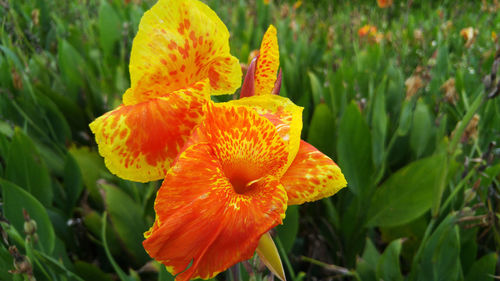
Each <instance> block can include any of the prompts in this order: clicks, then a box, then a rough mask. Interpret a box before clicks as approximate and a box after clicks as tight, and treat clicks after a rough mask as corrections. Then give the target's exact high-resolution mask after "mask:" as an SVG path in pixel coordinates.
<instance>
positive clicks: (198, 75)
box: [123, 0, 242, 105]
mask: <svg viewBox="0 0 500 281" xmlns="http://www.w3.org/2000/svg"><path fill="white" fill-rule="evenodd" d="M228 39H229V32H228V30H227V28H226V26H225V25H224V23H222V21H221V20H220V19H219V17H217V15H216V14H215V12H214V11H212V10H211V9H210V8H209V7H208V6H206V5H205V4H204V3H202V2H200V1H197V0H186V1H181V0H159V1H158V2H157V3H156V4H155V5H154V6H153V7H152V8H151V9H150V10H149V11H147V12H146V13H145V14H144V16H143V17H142V19H141V23H140V25H139V31H138V32H137V35H136V37H135V39H134V41H133V45H132V53H131V57H130V78H131V84H132V85H131V88H130V89H129V90H128V91H127V92H126V93H125V95H124V97H123V103H124V104H126V105H130V104H136V103H139V102H142V101H145V100H147V99H150V98H154V97H158V96H162V95H164V94H166V93H169V92H172V91H176V90H179V89H182V88H187V87H189V86H190V85H192V84H193V83H196V82H198V81H201V80H203V79H205V78H208V79H209V80H210V85H211V88H212V91H211V94H230V93H233V92H234V91H235V90H236V89H237V88H238V87H239V86H240V85H241V76H242V73H241V67H240V65H239V62H238V60H237V59H236V58H235V57H233V56H231V54H230V53H229V41H228Z"/></svg>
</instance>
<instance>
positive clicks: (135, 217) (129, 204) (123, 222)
mask: <svg viewBox="0 0 500 281" xmlns="http://www.w3.org/2000/svg"><path fill="white" fill-rule="evenodd" d="M102 188H103V190H104V191H105V196H104V198H105V203H106V209H107V211H108V213H109V217H110V219H111V222H112V224H113V228H114V229H115V230H116V232H117V234H118V236H119V238H120V240H121V241H122V242H123V245H124V248H125V250H126V251H127V252H128V253H129V254H130V255H131V256H132V258H133V261H134V262H135V263H137V264H144V262H146V261H147V260H149V256H148V255H147V254H146V251H145V250H144V248H143V247H142V241H143V240H144V236H143V233H144V232H145V231H146V230H147V229H148V227H147V225H146V224H145V222H144V218H143V216H142V214H143V212H142V208H141V206H140V205H139V204H137V203H136V202H134V201H133V200H132V198H130V196H128V195H127V194H126V193H125V192H123V191H122V190H120V189H119V188H117V187H115V186H113V185H109V184H103V185H102Z"/></svg>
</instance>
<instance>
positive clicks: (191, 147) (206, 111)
mask: <svg viewBox="0 0 500 281" xmlns="http://www.w3.org/2000/svg"><path fill="white" fill-rule="evenodd" d="M228 38H229V33H228V31H227V29H226V27H225V26H224V24H223V23H222V22H221V21H220V19H219V18H218V17H217V15H216V14H215V13H214V12H213V11H212V10H210V9H209V8H208V7H207V6H206V5H204V4H202V3H201V2H198V1H196V0H187V1H180V0H170V1H169V0H160V1H159V2H158V3H157V4H156V5H154V6H153V7H152V9H151V10H150V11H148V12H146V14H145V15H144V16H143V18H142V20H141V24H140V26H139V32H138V34H137V36H136V38H135V39H134V43H133V47H132V54H131V61H130V73H131V87H130V89H128V90H127V91H126V93H125V94H124V96H123V105H121V106H120V107H118V108H117V109H115V110H113V111H111V112H108V113H106V114H105V115H103V116H101V117H99V118H97V119H96V120H95V121H94V122H93V123H92V124H91V125H90V127H91V129H92V131H93V132H94V134H95V135H96V141H97V143H98V145H99V152H100V153H101V155H102V156H104V158H105V161H106V165H107V167H108V168H109V169H110V171H111V172H113V173H115V174H116V175H118V176H119V177H122V178H124V179H129V180H135V181H151V180H157V179H162V178H164V181H163V184H162V186H161V188H160V190H159V191H158V193H157V197H156V200H155V213H156V219H155V222H154V224H153V226H152V227H151V228H150V230H149V231H147V232H146V233H145V238H146V239H145V241H144V242H143V245H144V248H145V250H146V251H147V252H148V254H149V255H150V256H151V257H153V258H154V259H156V260H157V261H159V262H161V263H162V264H164V265H165V266H166V268H167V270H168V271H169V272H170V273H172V274H173V275H176V278H177V279H178V280H181V281H182V280H190V279H194V278H204V279H207V278H212V277H214V276H215V275H217V274H218V273H219V272H221V271H224V270H226V269H227V268H228V267H230V266H232V265H234V264H236V263H237V262H240V261H243V260H246V259H249V258H251V257H252V256H253V254H254V253H255V252H256V251H257V252H258V253H259V255H260V253H261V250H262V248H261V246H262V245H263V244H266V243H268V242H269V235H268V234H267V233H268V231H269V230H270V229H272V228H273V227H275V226H276V225H278V224H280V223H282V220H283V218H284V217H285V211H286V208H287V206H288V205H294V204H302V203H305V202H311V201H315V200H319V199H321V198H324V197H328V196H331V195H333V194H334V193H336V192H337V191H338V190H340V189H341V188H343V187H345V186H346V181H345V178H344V176H343V175H342V173H341V171H340V168H339V167H338V166H337V165H336V164H335V163H334V162H333V161H332V160H331V159H330V158H328V157H327V156H326V155H324V154H322V153H321V152H319V151H318V150H317V149H316V148H314V147H313V146H311V145H310V144H308V143H306V142H304V141H301V140H300V133H301V129H302V116H301V114H302V108H301V107H299V106H296V105H295V104H293V103H292V102H291V101H290V100H288V99H287V98H284V97H280V96H278V95H277V94H278V93H279V88H280V85H281V78H280V77H281V76H280V75H279V74H278V75H277V73H278V67H279V51H278V41H277V37H276V29H275V28H274V27H273V26H270V28H269V29H268V31H267V32H266V34H265V35H264V39H263V42H262V45H261V48H260V50H259V55H258V56H257V57H256V59H254V60H253V62H252V64H251V67H250V68H253V69H252V70H251V71H252V72H251V74H249V73H247V75H246V78H245V83H244V85H243V88H242V96H243V98H241V99H239V100H234V101H230V102H227V103H219V104H215V103H213V102H212V101H211V100H210V95H213V94H229V93H233V92H234V91H235V90H236V88H237V87H238V86H239V85H240V83H241V80H240V79H241V68H240V65H239V62H238V60H237V59H235V58H234V57H232V56H231V55H230V53H229V46H228ZM252 65H253V66H252ZM249 72H250V70H249ZM244 92H245V93H246V94H243V93H244ZM271 270H273V268H271ZM273 272H274V271H273ZM278 276H279V273H278ZM279 277H280V276H279Z"/></svg>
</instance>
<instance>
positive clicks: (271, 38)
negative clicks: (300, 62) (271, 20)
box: [255, 25, 280, 96]
mask: <svg viewBox="0 0 500 281" xmlns="http://www.w3.org/2000/svg"><path fill="white" fill-rule="evenodd" d="M279 64H280V53H279V48H278V37H277V36H276V28H275V27H274V26H273V25H271V26H269V28H268V29H267V31H266V33H265V34H264V38H262V43H261V45H260V51H259V58H258V59H257V67H256V68H255V95H256V96H258V95H266V94H271V92H272V91H273V88H274V83H275V82H276V75H277V73H278V67H279Z"/></svg>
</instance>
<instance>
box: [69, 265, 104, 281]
mask: <svg viewBox="0 0 500 281" xmlns="http://www.w3.org/2000/svg"><path fill="white" fill-rule="evenodd" d="M75 272H76V274H78V276H80V277H82V278H83V279H84V280H102V281H112V280H113V279H112V278H111V276H110V275H109V274H107V273H104V272H103V271H102V270H101V269H99V267H97V266H95V265H93V264H91V263H88V262H85V261H76V262H75Z"/></svg>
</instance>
